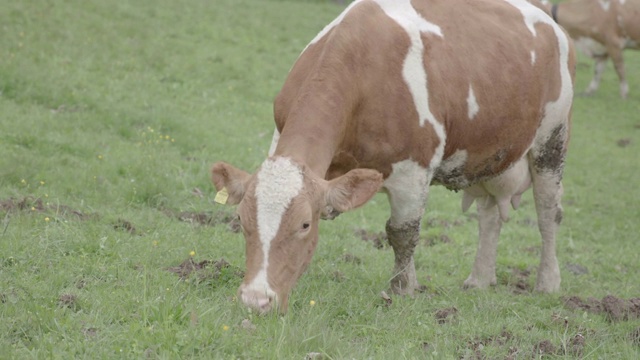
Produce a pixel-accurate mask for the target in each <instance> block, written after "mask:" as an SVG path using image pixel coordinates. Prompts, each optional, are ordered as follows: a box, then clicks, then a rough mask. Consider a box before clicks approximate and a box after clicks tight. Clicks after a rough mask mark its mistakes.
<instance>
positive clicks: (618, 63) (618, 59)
mask: <svg viewBox="0 0 640 360" xmlns="http://www.w3.org/2000/svg"><path fill="white" fill-rule="evenodd" d="M618 44H620V45H618ZM622 46H623V42H621V41H617V42H615V43H614V44H612V45H611V46H608V47H607V51H608V52H609V55H610V56H611V60H613V67H614V68H615V69H616V73H617V74H618V78H619V79H620V96H621V97H622V98H623V99H626V98H627V95H628V93H629V84H627V78H626V75H625V71H624V58H623V56H622V49H623V47H622Z"/></svg>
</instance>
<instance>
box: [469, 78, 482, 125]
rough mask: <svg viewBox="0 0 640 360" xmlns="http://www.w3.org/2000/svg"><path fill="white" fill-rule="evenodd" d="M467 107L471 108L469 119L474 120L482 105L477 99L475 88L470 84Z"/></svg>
mask: <svg viewBox="0 0 640 360" xmlns="http://www.w3.org/2000/svg"><path fill="white" fill-rule="evenodd" d="M467 107H468V109H469V120H473V118H474V117H476V115H477V114H478V111H480V105H478V101H477V100H476V95H475V94H474V93H473V88H472V87H471V85H469V96H468V97H467Z"/></svg>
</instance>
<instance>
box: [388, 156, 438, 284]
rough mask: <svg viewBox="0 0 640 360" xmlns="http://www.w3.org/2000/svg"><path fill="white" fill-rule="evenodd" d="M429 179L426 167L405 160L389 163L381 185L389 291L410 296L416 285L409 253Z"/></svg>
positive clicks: (414, 242)
mask: <svg viewBox="0 0 640 360" xmlns="http://www.w3.org/2000/svg"><path fill="white" fill-rule="evenodd" d="M430 180H431V174H430V173H429V172H428V171H427V170H426V169H424V168H422V167H420V166H419V165H417V164H416V163H414V162H412V161H405V162H402V163H399V164H395V165H394V166H393V172H392V174H391V175H390V176H389V178H388V179H387V180H386V181H385V184H384V187H385V191H386V193H387V195H388V197H389V203H390V205H391V217H390V218H389V220H388V221H387V225H386V232H387V238H388V239H389V244H390V245H391V247H392V248H393V253H394V257H395V265H394V268H393V277H392V278H391V289H390V290H391V291H392V292H393V293H396V294H402V295H412V294H413V292H414V290H415V289H416V288H417V287H418V281H417V279H416V269H415V266H414V263H413V252H414V250H415V248H416V245H418V241H419V240H420V222H421V220H422V215H423V214H424V207H425V204H426V200H427V195H428V192H429V181H430Z"/></svg>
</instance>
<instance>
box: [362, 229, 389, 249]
mask: <svg viewBox="0 0 640 360" xmlns="http://www.w3.org/2000/svg"><path fill="white" fill-rule="evenodd" d="M354 233H355V234H356V236H358V237H360V239H362V241H365V242H371V243H372V244H373V246H374V247H375V248H376V249H384V248H386V247H387V246H389V240H388V239H387V234H386V233H384V232H383V231H381V232H378V233H374V232H371V231H367V230H365V229H357V230H355V231H354Z"/></svg>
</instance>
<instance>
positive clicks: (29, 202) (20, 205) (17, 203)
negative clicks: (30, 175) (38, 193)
mask: <svg viewBox="0 0 640 360" xmlns="http://www.w3.org/2000/svg"><path fill="white" fill-rule="evenodd" d="M0 211H3V212H7V213H9V212H19V211H37V212H46V213H52V215H55V216H58V217H68V216H69V215H71V217H72V218H75V219H78V220H88V219H92V218H95V217H97V215H96V214H85V213H82V212H81V211H78V210H75V209H73V208H71V207H69V206H66V205H60V204H50V203H48V202H45V201H43V200H42V199H41V198H34V197H32V196H27V197H24V198H22V199H16V198H12V197H11V198H8V199H5V200H0Z"/></svg>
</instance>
